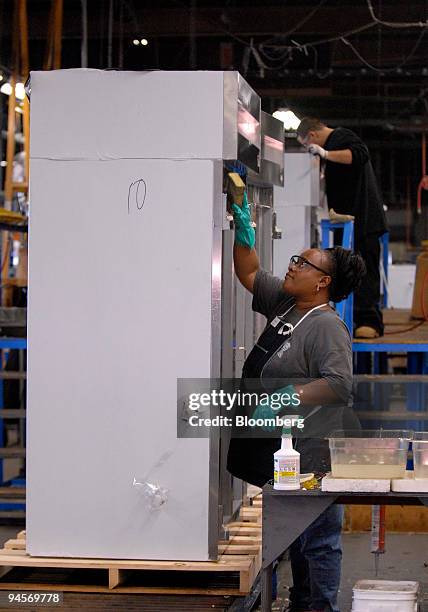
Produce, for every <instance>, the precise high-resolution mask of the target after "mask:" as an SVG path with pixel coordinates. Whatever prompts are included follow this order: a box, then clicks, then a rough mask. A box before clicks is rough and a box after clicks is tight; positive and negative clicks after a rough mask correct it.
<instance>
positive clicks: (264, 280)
mask: <svg viewBox="0 0 428 612" xmlns="http://www.w3.org/2000/svg"><path fill="white" fill-rule="evenodd" d="M232 208H233V214H234V219H235V245H234V264H235V272H236V274H237V276H238V278H239V280H240V282H241V283H242V284H243V285H244V287H245V288H246V289H248V291H250V292H251V293H252V294H253V296H254V297H253V310H255V311H256V312H259V313H261V314H263V315H264V316H265V317H266V318H267V325H266V327H265V330H264V331H263V333H262V334H261V336H260V338H259V339H258V341H257V343H256V344H255V346H254V347H253V349H252V351H251V353H250V354H249V355H248V357H247V359H246V361H245V364H244V368H243V372H242V378H243V380H242V382H241V385H242V384H243V386H244V388H245V381H246V379H247V381H248V384H249V383H250V382H251V381H250V380H248V379H259V380H260V382H261V385H262V387H263V386H264V387H265V388H268V386H269V379H273V378H275V379H286V380H287V381H289V380H290V379H293V380H296V379H299V380H302V379H305V381H304V382H306V383H307V384H297V386H295V387H294V388H293V389H295V390H296V391H297V392H298V393H299V396H300V402H301V404H300V406H299V408H298V409H296V408H288V409H286V410H287V412H288V413H289V414H290V413H295V412H299V414H302V415H303V416H305V414H306V418H307V421H306V419H305V430H304V432H305V433H304V435H305V437H304V438H301V439H300V438H299V439H297V444H296V450H298V451H299V452H300V454H301V458H300V460H301V471H302V472H306V471H311V472H326V471H328V469H329V452H328V445H327V447H326V446H325V445H326V444H327V443H326V441H325V440H324V439H323V438H324V437H325V435H326V434H327V433H328V431H327V430H328V429H330V430H331V429H342V428H352V427H355V426H356V424H354V423H353V422H352V417H351V419H350V420H349V421H348V423H344V418H345V408H344V407H345V406H346V405H347V404H348V402H349V400H350V397H351V391H352V344H351V338H350V335H349V332H348V329H347V327H346V326H345V324H344V323H343V321H342V320H341V319H340V318H339V316H338V315H337V314H336V312H335V310H334V309H333V308H332V307H331V306H330V305H329V302H330V301H333V302H339V301H341V300H343V299H345V298H346V297H347V296H348V295H349V293H351V292H352V291H353V290H355V289H356V288H357V287H358V286H359V283H360V281H361V278H362V277H363V276H364V274H365V265H364V261H363V260H362V258H361V257H360V256H359V255H357V254H355V253H353V252H352V251H349V250H347V249H343V248H342V247H334V248H332V249H325V250H320V249H308V250H306V251H304V252H303V253H301V255H296V256H293V257H292V258H291V260H290V264H289V267H288V272H287V274H286V276H285V279H280V278H276V277H274V276H272V275H271V274H269V273H268V272H266V271H264V270H262V269H261V268H260V265H259V259H258V257H257V253H256V251H255V249H254V244H255V236H254V230H253V228H252V226H251V218H250V210H249V207H248V201H247V198H246V196H245V198H244V203H243V205H242V207H239V206H237V205H236V204H234V205H233V206H232ZM287 324H288V325H287ZM308 379H309V380H310V382H308ZM278 386H279V384H278V383H277V387H278ZM247 388H248V387H247ZM314 412H315V413H317V415H318V417H319V418H318V420H317V418H316V415H315V416H312V417H311V416H310V415H311V414H313V413H314ZM276 414H280V415H281V416H282V415H283V414H284V411H283V412H282V413H277V412H275V411H274V410H273V409H271V408H270V407H264V408H261V406H258V407H257V408H256V411H255V413H254V414H253V416H256V417H265V418H266V417H272V416H275V415H276ZM348 416H349V415H348ZM311 423H312V424H311ZM314 423H318V425H316V424H315V426H314ZM326 423H327V429H326V427H325V425H326ZM355 423H357V421H355ZM320 424H322V425H323V426H322V427H320ZM308 428H309V430H308ZM308 431H309V432H312V433H308ZM307 436H310V438H308V437H307ZM317 436H318V439H316V438H317ZM279 447H280V440H279V436H278V435H275V437H273V438H272V437H271V438H266V437H259V438H254V437H253V438H248V437H247V438H238V437H233V438H232V440H231V442H230V446H229V453H228V470H229V471H230V472H231V473H232V474H233V475H234V476H237V477H238V478H242V479H243V480H245V481H247V482H250V483H252V484H255V485H257V486H263V485H264V484H265V483H266V482H267V481H268V480H270V479H271V478H272V477H273V453H274V452H275V451H276V450H278V448H279ZM342 518H343V508H342V507H341V506H339V505H336V504H332V505H331V506H330V507H329V508H328V509H327V510H326V511H325V512H324V513H323V514H321V516H320V517H319V518H318V519H317V520H316V521H314V523H312V525H310V527H309V528H308V529H306V531H305V532H304V533H303V534H302V535H301V536H300V537H299V538H298V539H297V540H296V541H295V542H294V543H293V545H292V546H291V548H290V560H291V568H292V574H293V587H292V589H291V591H290V604H291V607H290V608H289V612H306V611H308V612H309V611H312V612H315V611H317V612H318V611H319V612H321V611H322V612H324V611H328V612H337V611H338V610H339V609H338V607H337V593H338V589H339V584H340V566H341V556H342V551H341V541H340V537H341V528H342ZM284 520H287V517H284Z"/></svg>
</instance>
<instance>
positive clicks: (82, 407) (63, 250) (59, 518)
mask: <svg viewBox="0 0 428 612" xmlns="http://www.w3.org/2000/svg"><path fill="white" fill-rule="evenodd" d="M47 82H48V81H47ZM97 107H98V108H99V105H97ZM213 176H214V164H213V163H212V162H207V161H181V162H180V161H165V160H144V161H137V160H119V161H109V162H63V161H49V160H32V162H31V223H30V257H29V261H30V270H29V275H30V276H29V283H30V289H29V318H28V328H29V337H28V345H29V351H28V352H29V363H28V378H29V387H28V485H27V486H28V489H27V491H28V497H27V508H28V510H27V550H28V551H29V552H30V554H32V555H55V556H90V557H92V556H93V557H116V558H136V559H137V558H146V559H154V558H158V559H206V558H208V488H209V478H208V476H209V474H208V471H209V444H208V440H177V439H176V403H175V400H176V379H177V377H209V375H210V350H211V268H212V254H211V249H212V239H213V216H212V203H213V194H214V184H213ZM139 179H144V181H145V188H146V194H145V199H144V198H143V195H144V185H143V183H140V186H139V193H138V196H137V192H136V191H137V190H136V185H135V184H134V186H133V187H132V188H131V190H130V198H129V200H128V194H129V187H130V186H131V185H132V183H134V181H137V180H139ZM220 188H221V184H220ZM136 198H137V199H136ZM143 200H144V204H143ZM137 203H138V205H139V206H141V205H142V204H143V205H142V208H141V210H139V209H138V206H137ZM128 209H129V210H128ZM216 231H218V232H219V231H220V229H219V230H216ZM134 477H140V478H146V479H147V480H149V481H153V482H155V483H159V484H161V485H162V486H164V487H166V488H167V489H169V498H168V502H167V503H166V504H165V505H164V506H163V507H162V508H161V509H159V510H157V511H151V510H149V509H148V507H147V504H146V503H145V500H144V499H142V498H141V496H140V493H139V492H138V491H137V490H136V488H135V487H133V486H132V483H133V478H134Z"/></svg>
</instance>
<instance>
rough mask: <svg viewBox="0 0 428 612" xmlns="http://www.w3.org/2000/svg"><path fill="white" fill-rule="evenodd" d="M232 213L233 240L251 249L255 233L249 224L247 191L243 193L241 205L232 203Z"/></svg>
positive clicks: (253, 244)
mask: <svg viewBox="0 0 428 612" xmlns="http://www.w3.org/2000/svg"><path fill="white" fill-rule="evenodd" d="M232 213H233V220H234V222H235V242H237V243H238V244H240V245H241V246H244V247H248V248H249V249H253V248H254V246H255V244H256V233H255V231H254V227H252V225H251V211H250V207H249V205H248V198H247V192H245V193H244V200H243V202H242V206H238V205H237V204H232Z"/></svg>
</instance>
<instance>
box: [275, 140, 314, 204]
mask: <svg viewBox="0 0 428 612" xmlns="http://www.w3.org/2000/svg"><path fill="white" fill-rule="evenodd" d="M273 193H274V202H275V206H277V205H279V206H318V205H319V203H320V170H319V159H318V158H317V157H314V156H313V155H311V154H310V153H305V152H302V153H299V152H295V153H285V155H284V187H277V186H274V188H273Z"/></svg>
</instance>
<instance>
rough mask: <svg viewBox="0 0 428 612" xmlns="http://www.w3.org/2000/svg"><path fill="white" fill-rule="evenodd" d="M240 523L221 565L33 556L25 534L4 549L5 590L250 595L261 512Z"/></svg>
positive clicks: (225, 544)
mask: <svg viewBox="0 0 428 612" xmlns="http://www.w3.org/2000/svg"><path fill="white" fill-rule="evenodd" d="M239 518H240V521H238V522H235V523H230V524H229V525H227V526H226V527H225V531H226V532H227V533H228V539H227V540H222V541H220V542H219V548H218V550H219V558H218V560H217V561H140V560H135V561H133V560H116V559H76V558H60V557H31V556H30V555H28V554H27V553H26V540H25V531H20V532H19V533H18V534H17V537H16V538H15V539H12V540H8V541H7V542H6V543H5V544H4V548H3V549H1V550H0V590H16V589H21V590H23V589H24V590H54V591H75V592H92V593H95V592H114V593H151V594H155V593H158V594H165V595H166V594H168V595H178V594H186V595H189V594H198V595H201V594H207V595H208V594H209V595H225V596H226V595H246V594H248V593H249V592H250V590H251V587H252V585H253V582H254V580H255V578H256V576H257V574H258V572H259V571H260V567H261V508H255V507H246V508H242V509H241V513H240V517H239ZM23 568H25V569H23ZM54 572H57V575H56V576H55V575H54ZM79 573H80V574H79ZM78 574H79V576H80V577H81V579H80V580H79V576H78ZM44 575H45V577H44ZM58 579H59V581H58Z"/></svg>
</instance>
